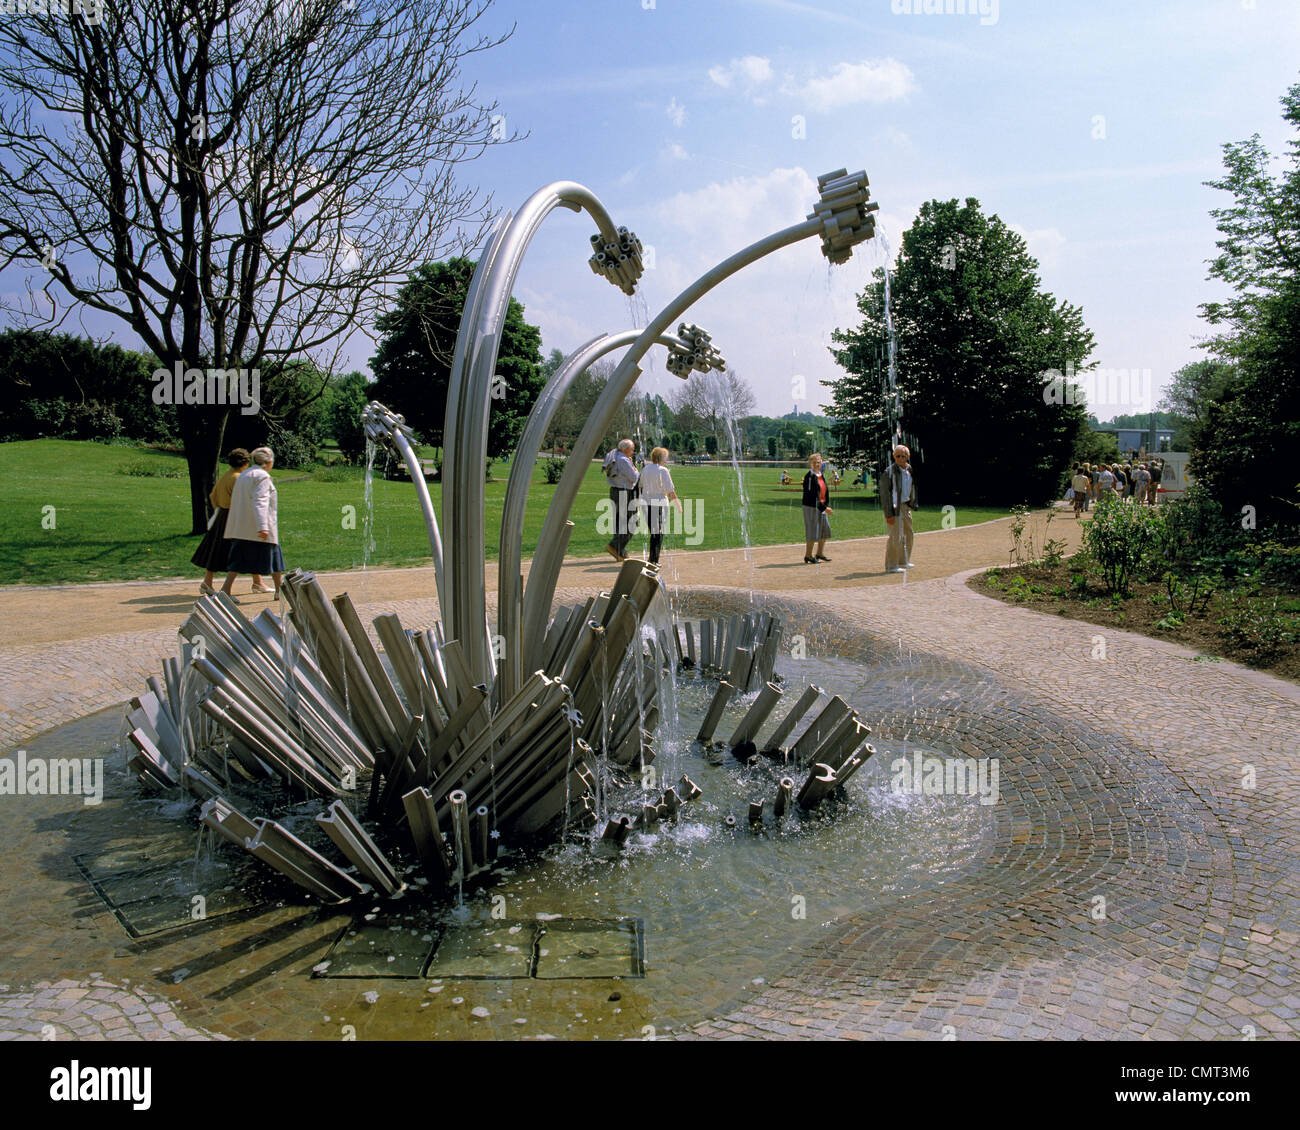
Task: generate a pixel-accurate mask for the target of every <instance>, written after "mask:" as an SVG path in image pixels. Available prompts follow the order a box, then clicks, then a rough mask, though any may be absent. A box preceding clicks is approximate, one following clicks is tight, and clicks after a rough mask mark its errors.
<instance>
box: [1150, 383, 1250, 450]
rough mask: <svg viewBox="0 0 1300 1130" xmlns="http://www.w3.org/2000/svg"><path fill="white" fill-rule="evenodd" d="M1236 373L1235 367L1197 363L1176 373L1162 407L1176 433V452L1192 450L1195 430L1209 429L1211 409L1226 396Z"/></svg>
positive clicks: (1161, 402)
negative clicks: (1208, 421)
mask: <svg viewBox="0 0 1300 1130" xmlns="http://www.w3.org/2000/svg"><path fill="white" fill-rule="evenodd" d="M1233 374H1234V368H1233V366H1232V365H1230V364H1227V363H1226V362H1223V361H1193V362H1192V363H1191V364H1190V365H1184V366H1183V367H1182V368H1181V369H1179V370H1178V371H1177V372H1176V373H1174V375H1173V379H1172V380H1171V381H1170V383H1169V384H1168V386H1166V388H1165V394H1164V397H1163V398H1162V399H1161V401H1160V406H1161V407H1162V408H1164V409H1165V410H1166V413H1167V415H1168V418H1169V424H1168V425H1167V426H1169V427H1171V428H1173V430H1174V444H1173V449H1174V450H1175V451H1188V450H1190V449H1191V442H1192V430H1193V428H1201V427H1204V426H1205V424H1206V422H1207V420H1208V419H1209V413H1210V406H1211V405H1212V404H1213V403H1214V402H1215V401H1216V400H1218V399H1219V398H1220V397H1221V396H1222V395H1223V393H1224V390H1225V389H1226V388H1227V387H1228V385H1229V384H1230V383H1231V381H1232V377H1233Z"/></svg>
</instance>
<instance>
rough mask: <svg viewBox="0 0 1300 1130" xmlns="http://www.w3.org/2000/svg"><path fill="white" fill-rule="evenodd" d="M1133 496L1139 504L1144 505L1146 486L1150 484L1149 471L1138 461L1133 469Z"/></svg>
mask: <svg viewBox="0 0 1300 1130" xmlns="http://www.w3.org/2000/svg"><path fill="white" fill-rule="evenodd" d="M1132 477H1133V497H1134V498H1135V499H1136V500H1137V504H1138V505H1139V506H1145V505H1146V501H1147V488H1148V487H1149V486H1150V485H1151V472H1150V471H1148V470H1147V468H1146V464H1145V463H1139V464H1138V465H1137V467H1135V468H1134V470H1133V476H1132Z"/></svg>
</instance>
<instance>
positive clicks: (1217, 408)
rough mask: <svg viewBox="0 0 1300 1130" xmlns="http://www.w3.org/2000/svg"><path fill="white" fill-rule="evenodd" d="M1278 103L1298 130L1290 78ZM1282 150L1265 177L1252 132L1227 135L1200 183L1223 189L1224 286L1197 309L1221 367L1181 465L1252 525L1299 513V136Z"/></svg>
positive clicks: (1216, 271) (1265, 161) (1219, 262)
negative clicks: (1218, 172)
mask: <svg viewBox="0 0 1300 1130" xmlns="http://www.w3.org/2000/svg"><path fill="white" fill-rule="evenodd" d="M1282 110H1283V115H1282V116H1283V118H1284V120H1285V121H1287V122H1288V123H1289V124H1290V125H1291V126H1293V127H1295V128H1296V130H1297V131H1300V83H1297V84H1296V85H1294V86H1292V87H1291V88H1290V89H1289V90H1288V91H1287V92H1286V94H1285V95H1284V96H1283V98H1282ZM1290 149H1291V154H1290V159H1289V162H1288V164H1287V166H1286V167H1285V168H1284V169H1283V170H1282V171H1281V172H1280V174H1279V175H1278V176H1276V177H1275V176H1274V175H1273V173H1272V165H1273V160H1272V158H1271V156H1270V155H1269V153H1268V151H1267V150H1266V149H1265V148H1264V146H1263V144H1262V143H1261V142H1260V139H1259V135H1258V134H1256V135H1255V136H1253V137H1251V138H1250V139H1249V140H1248V141H1243V142H1230V143H1228V144H1226V145H1225V146H1224V147H1223V160H1224V166H1225V169H1226V172H1225V175H1224V176H1223V177H1222V178H1220V179H1219V180H1216V181H1209V182H1208V183H1209V185H1210V186H1211V187H1212V188H1217V189H1220V190H1222V191H1224V192H1228V193H1230V194H1231V195H1232V198H1233V202H1232V204H1231V205H1230V206H1228V207H1226V208H1219V209H1215V210H1214V211H1212V212H1211V213H1210V214H1211V215H1212V216H1213V217H1214V219H1215V221H1216V223H1217V226H1218V230H1219V235H1220V239H1219V240H1218V247H1219V251H1220V254H1219V255H1218V256H1217V257H1216V258H1215V259H1213V260H1211V261H1210V277H1211V278H1217V279H1219V280H1221V281H1223V282H1226V283H1228V285H1229V286H1231V287H1232V289H1233V292H1234V293H1233V295H1232V297H1231V298H1229V299H1228V300H1226V301H1223V302H1211V303H1207V304H1206V305H1205V306H1204V307H1203V308H1202V313H1203V314H1204V316H1205V318H1206V319H1207V321H1209V323H1210V324H1211V325H1215V326H1221V327H1224V329H1223V332H1222V333H1221V334H1220V335H1219V336H1218V337H1216V338H1215V339H1214V340H1213V341H1212V342H1210V343H1209V345H1210V350H1211V353H1212V355H1213V356H1214V358H1215V359H1216V360H1217V361H1219V362H1221V363H1222V364H1223V366H1224V367H1223V368H1221V369H1220V370H1219V371H1218V372H1217V374H1216V383H1215V384H1214V385H1213V386H1211V387H1210V389H1209V391H1208V392H1207V394H1206V395H1205V396H1204V397H1203V398H1202V399H1201V400H1199V401H1198V402H1197V406H1198V407H1201V406H1202V405H1203V407H1204V411H1203V414H1202V415H1200V416H1199V417H1197V418H1196V419H1194V420H1193V422H1192V423H1191V426H1190V434H1191V447H1192V464H1191V470H1192V474H1193V475H1195V476H1196V478H1197V479H1198V480H1199V481H1200V482H1201V483H1202V484H1204V486H1205V488H1206V489H1207V491H1208V492H1209V493H1210V495H1211V496H1212V497H1213V498H1214V499H1216V500H1217V501H1218V502H1219V503H1220V504H1221V505H1222V506H1223V508H1224V510H1225V511H1226V512H1227V514H1228V515H1229V516H1230V517H1233V518H1235V516H1236V515H1237V514H1238V513H1241V512H1242V508H1243V507H1253V508H1254V511H1253V512H1254V518H1255V523H1256V525H1257V528H1261V529H1263V528H1267V527H1269V526H1270V525H1283V526H1289V527H1294V526H1295V525H1296V522H1297V514H1298V513H1300V511H1297V509H1296V500H1297V498H1298V497H1300V486H1298V485H1297V480H1298V479H1300V472H1297V471H1296V469H1295V451H1296V450H1297V446H1298V445H1300V274H1298V269H1300V139H1293V140H1292V141H1291V142H1290ZM1227 366H1231V368H1228V367H1227ZM1242 520H1243V521H1248V519H1247V518H1246V516H1245V515H1244V514H1243V517H1242Z"/></svg>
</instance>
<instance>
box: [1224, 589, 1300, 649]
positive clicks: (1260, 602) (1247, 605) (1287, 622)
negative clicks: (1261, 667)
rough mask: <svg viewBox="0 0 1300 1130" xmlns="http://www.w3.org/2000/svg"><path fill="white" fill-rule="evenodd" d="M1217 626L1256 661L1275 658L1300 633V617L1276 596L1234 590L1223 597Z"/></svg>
mask: <svg viewBox="0 0 1300 1130" xmlns="http://www.w3.org/2000/svg"><path fill="white" fill-rule="evenodd" d="M1219 626H1220V627H1221V628H1222V629H1223V630H1224V633H1225V634H1226V635H1227V636H1228V637H1229V638H1230V639H1231V640H1232V641H1233V642H1234V643H1236V644H1237V645H1238V646H1239V647H1242V648H1244V649H1245V650H1247V651H1248V652H1250V660H1251V661H1252V662H1256V663H1269V662H1271V661H1272V660H1274V659H1276V658H1277V657H1278V656H1279V655H1280V654H1281V653H1282V651H1283V650H1284V649H1285V648H1286V647H1287V646H1288V645H1290V644H1293V643H1295V642H1296V639H1297V637H1298V636H1300V617H1296V616H1294V615H1291V614H1289V613H1287V612H1286V611H1285V609H1284V608H1283V606H1282V604H1281V602H1280V601H1279V600H1278V598H1277V597H1276V596H1272V597H1261V596H1259V595H1258V594H1257V593H1256V592H1252V591H1249V590H1241V591H1237V592H1234V593H1233V594H1232V595H1231V596H1230V597H1229V598H1228V599H1227V600H1226V601H1225V603H1224V613H1223V615H1222V616H1220V617H1219Z"/></svg>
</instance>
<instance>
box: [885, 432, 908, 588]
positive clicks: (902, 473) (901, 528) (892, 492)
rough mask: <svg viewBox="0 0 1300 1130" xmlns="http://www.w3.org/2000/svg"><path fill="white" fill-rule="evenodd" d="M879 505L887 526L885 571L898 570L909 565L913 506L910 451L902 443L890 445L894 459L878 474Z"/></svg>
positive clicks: (901, 570) (900, 570)
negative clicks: (893, 446)
mask: <svg viewBox="0 0 1300 1130" xmlns="http://www.w3.org/2000/svg"><path fill="white" fill-rule="evenodd" d="M880 504H881V506H882V507H883V508H884V511H885V524H886V525H887V526H888V527H889V541H888V542H887V543H886V544H885V572H886V573H901V572H903V570H904V569H910V568H911V567H912V511H913V510H915V509H916V506H917V503H916V480H915V479H914V478H913V477H912V453H911V451H909V450H908V449H907V447H906V445H904V444H901V443H900V444H899V445H898V446H897V447H895V448H894V461H893V463H892V464H890V466H889V469H888V470H886V471H885V473H884V474H883V475H881V476H880Z"/></svg>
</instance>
